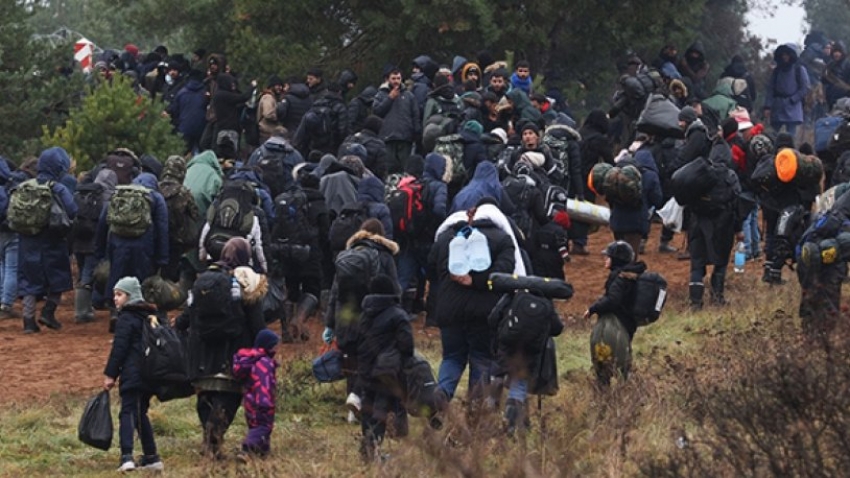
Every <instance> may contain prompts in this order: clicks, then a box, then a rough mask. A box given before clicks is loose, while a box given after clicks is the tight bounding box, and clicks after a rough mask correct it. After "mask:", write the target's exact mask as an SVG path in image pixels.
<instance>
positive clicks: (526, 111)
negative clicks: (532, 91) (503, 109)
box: [505, 89, 542, 125]
mask: <svg viewBox="0 0 850 478" xmlns="http://www.w3.org/2000/svg"><path fill="white" fill-rule="evenodd" d="M505 96H507V98H508V99H509V100H510V101H511V103H513V105H514V107H513V110H514V118H515V119H516V121H515V122H514V124H519V122H520V121H522V120H527V121H531V122H533V123H535V124H538V125H539V124H540V120H541V118H542V116H541V114H540V111H539V110H538V109H537V108H535V107H534V105H532V104H531V100H529V99H528V95H527V94H526V93H525V92H524V91H522V90H520V89H512V90H511V91H508V92H507V93H506V94H505Z"/></svg>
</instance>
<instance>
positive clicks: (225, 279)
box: [175, 237, 266, 459]
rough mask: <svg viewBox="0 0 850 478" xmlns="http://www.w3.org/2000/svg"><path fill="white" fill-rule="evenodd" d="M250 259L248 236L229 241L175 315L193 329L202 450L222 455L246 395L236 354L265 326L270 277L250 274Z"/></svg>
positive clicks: (190, 349)
mask: <svg viewBox="0 0 850 478" xmlns="http://www.w3.org/2000/svg"><path fill="white" fill-rule="evenodd" d="M250 262H251V245H250V244H249V243H248V241H247V240H246V239H244V238H241V237H234V238H232V239H230V240H229V241H227V243H225V245H224V248H223V249H222V251H221V259H220V260H219V261H218V262H216V263H214V264H212V265H211V266H210V267H209V269H208V270H207V271H205V272H203V273H202V274H201V275H199V276H198V278H197V279H196V280H195V284H194V285H193V287H192V291H191V293H190V298H189V300H188V301H187V307H186V308H184V309H183V313H182V314H181V315H180V316H179V317H177V319H176V320H175V327H176V328H177V330H181V331H186V330H188V333H189V335H188V341H187V363H188V372H189V380H191V381H192V385H194V387H195V389H196V390H197V391H198V400H197V404H196V408H197V412H198V419H199V420H200V422H201V426H202V428H203V451H204V453H205V454H207V455H208V456H210V457H212V458H215V459H220V458H221V457H222V454H221V447H222V445H223V442H224V434H225V432H227V429H228V428H229V427H230V425H231V423H233V419H234V418H235V416H236V411H237V410H238V409H239V404H240V402H241V401H242V388H241V386H240V384H239V382H237V381H236V380H235V379H234V378H233V375H232V367H233V355H234V354H235V353H236V352H237V351H238V350H239V349H241V348H245V347H250V346H251V345H253V344H254V341H255V340H256V337H257V335H258V334H259V333H260V331H261V330H263V329H264V328H265V322H264V320H263V304H262V302H263V297H264V296H265V291H266V284H265V280H266V278H265V276H263V275H260V274H251V273H250V270H247V269H248V267H249V266H250ZM237 269H239V270H240V272H239V273H238V274H237V273H236V272H235V271H236V270H237Z"/></svg>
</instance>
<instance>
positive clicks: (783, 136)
mask: <svg viewBox="0 0 850 478" xmlns="http://www.w3.org/2000/svg"><path fill="white" fill-rule="evenodd" d="M774 144H775V145H776V151H779V150H780V149H782V148H791V149H794V137H793V136H791V135H790V134H788V133H779V134H778V135H776V141H775V142H774Z"/></svg>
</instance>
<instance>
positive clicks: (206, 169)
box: [183, 150, 224, 217]
mask: <svg viewBox="0 0 850 478" xmlns="http://www.w3.org/2000/svg"><path fill="white" fill-rule="evenodd" d="M223 176H224V174H223V173H222V171H221V165H220V164H219V162H218V158H217V157H216V156H215V153H213V152H212V151H209V150H208V151H204V152H203V153H200V154H198V155H197V156H195V157H194V158H192V159H191V160H189V164H187V165H186V178H185V179H183V185H184V186H186V187H187V188H188V189H189V191H192V196H193V197H194V198H195V203H196V204H197V205H198V213H199V214H200V217H206V214H207V209H209V207H210V204H212V202H213V200H214V199H215V197H216V196H217V195H218V192H219V190H220V189H221V184H222V178H223Z"/></svg>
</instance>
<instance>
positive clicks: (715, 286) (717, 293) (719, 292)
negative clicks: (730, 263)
mask: <svg viewBox="0 0 850 478" xmlns="http://www.w3.org/2000/svg"><path fill="white" fill-rule="evenodd" d="M725 282H726V274H711V304H712V305H719V306H724V305H728V304H729V302H728V301H727V300H726V298H725V297H724V296H723V288H724V287H725Z"/></svg>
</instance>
